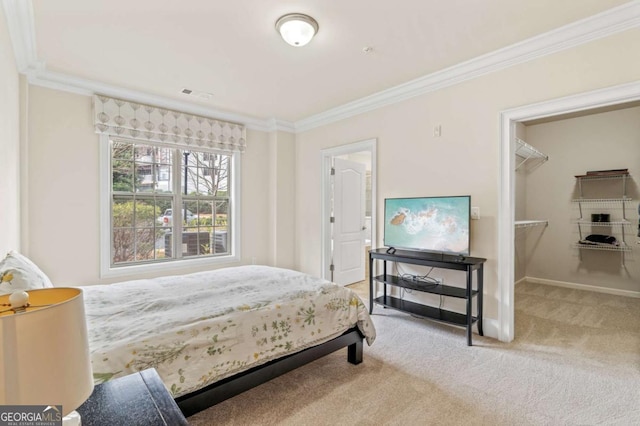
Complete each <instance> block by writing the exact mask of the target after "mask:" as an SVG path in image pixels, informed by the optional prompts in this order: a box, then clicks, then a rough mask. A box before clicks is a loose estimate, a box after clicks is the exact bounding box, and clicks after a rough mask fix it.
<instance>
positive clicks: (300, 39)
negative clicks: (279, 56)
mask: <svg viewBox="0 0 640 426" xmlns="http://www.w3.org/2000/svg"><path fill="white" fill-rule="evenodd" d="M276 30H278V32H279V33H280V35H281V36H282V38H283V39H284V41H286V42H287V43H289V44H290V45H292V46H296V47H300V46H304V45H305V44H307V43H309V42H310V41H311V39H312V38H313V37H314V36H315V35H316V33H317V32H318V23H317V22H316V20H315V19H313V18H312V17H311V16H308V15H303V14H302V13H290V14H288V15H284V16H282V17H280V19H278V20H277V21H276Z"/></svg>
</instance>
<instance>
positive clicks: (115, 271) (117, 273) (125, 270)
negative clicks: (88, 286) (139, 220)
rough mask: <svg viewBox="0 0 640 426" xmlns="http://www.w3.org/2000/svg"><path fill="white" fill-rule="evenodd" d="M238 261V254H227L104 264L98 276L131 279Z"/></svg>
mask: <svg viewBox="0 0 640 426" xmlns="http://www.w3.org/2000/svg"><path fill="white" fill-rule="evenodd" d="M239 262H240V256H238V255H228V256H219V257H207V258H193V259H184V260H171V261H166V262H159V263H146V264H138V265H130V266H116V267H113V266H106V267H102V268H101V271H100V278H122V277H130V278H131V279H136V276H142V275H147V274H149V273H154V272H169V273H176V274H177V273H181V272H183V271H184V270H185V269H187V268H190V267H200V266H220V265H228V264H232V263H239Z"/></svg>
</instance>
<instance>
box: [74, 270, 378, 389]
mask: <svg viewBox="0 0 640 426" xmlns="http://www.w3.org/2000/svg"><path fill="white" fill-rule="evenodd" d="M83 290H84V299H85V307H86V315H87V327H88V332H89V347H90V351H91V357H92V366H93V372H94V378H95V380H96V383H99V382H102V381H106V380H109V379H111V378H115V377H120V376H124V375H127V374H131V373H132V372H135V371H140V370H143V369H145V368H150V367H154V368H156V370H157V371H158V373H159V375H160V377H162V379H163V381H164V383H165V385H166V386H167V388H169V389H170V391H171V393H172V394H173V396H174V397H178V396H180V395H184V394H187V393H190V392H192V391H194V390H197V389H199V388H202V387H204V386H206V385H208V384H210V383H213V382H216V381H218V380H220V379H222V378H225V377H227V376H231V375H233V374H236V373H238V372H240V371H243V370H246V369H248V368H251V367H253V366H256V365H259V364H262V363H265V362H267V361H270V360H272V359H275V358H279V357H282V356H284V355H287V354H289V353H293V352H297V351H299V350H301V349H304V348H306V347H310V346H314V345H317V344H319V343H322V342H325V341H327V340H330V339H332V338H333V337H336V336H339V335H340V334H342V333H343V332H344V331H346V330H347V329H349V328H351V327H353V326H355V325H357V327H358V328H359V329H360V331H361V332H362V333H363V334H364V335H365V337H366V340H367V342H368V343H369V344H371V343H373V340H374V339H375V329H374V326H373V323H372V322H371V319H370V318H369V315H368V313H367V309H366V307H365V306H364V304H363V303H362V301H361V300H360V299H359V298H358V296H357V295H356V294H355V293H354V292H353V291H351V290H349V289H348V288H345V287H340V286H337V285H335V284H332V283H329V282H328V281H325V280H322V279H319V278H314V277H312V276H309V275H306V274H302V273H300V272H296V271H291V270H287V269H279V268H272V267H266V266H241V267H235V268H225V269H218V270H215V271H207V272H199V273H194V274H189V275H181V276H168V277H160V278H154V279H148V280H136V281H127V282H123V283H118V284H110V285H98V286H87V287H83Z"/></svg>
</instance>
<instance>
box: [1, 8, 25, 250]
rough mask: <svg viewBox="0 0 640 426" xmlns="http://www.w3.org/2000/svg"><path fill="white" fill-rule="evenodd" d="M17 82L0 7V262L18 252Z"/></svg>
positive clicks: (18, 157) (18, 94)
mask: <svg viewBox="0 0 640 426" xmlns="http://www.w3.org/2000/svg"><path fill="white" fill-rule="evenodd" d="M19 82H20V78H19V75H18V71H17V69H16V63H15V59H14V55H13V47H12V45H11V40H10V38H9V33H8V31H7V24H6V18H5V13H4V9H3V8H1V7H0V200H1V204H0V230H2V232H0V259H1V258H4V255H5V253H6V252H7V251H8V250H11V249H14V250H20V248H21V247H20V216H19V215H20V186H19V185H20V184H19V182H20V117H19V111H20V108H19V107H20V99H19V96H20V90H19V87H20V84H19Z"/></svg>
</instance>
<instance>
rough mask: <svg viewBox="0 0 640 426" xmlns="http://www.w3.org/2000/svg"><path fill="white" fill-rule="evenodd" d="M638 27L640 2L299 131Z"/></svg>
mask: <svg viewBox="0 0 640 426" xmlns="http://www.w3.org/2000/svg"><path fill="white" fill-rule="evenodd" d="M638 26H640V1H638V0H633V1H631V2H629V3H626V4H623V5H621V6H618V7H615V8H612V9H609V10H607V11H604V12H602V13H599V14H597V15H593V16H590V17H588V18H585V19H582V20H580V21H576V22H573V23H571V24H568V25H565V26H563V27H560V28H557V29H555V30H552V31H549V32H546V33H543V34H540V35H537V36H534V37H531V38H529V39H526V40H524V41H522V42H519V43H515V44H512V45H511V46H507V47H505V48H502V49H499V50H496V51H493V52H490V53H488V54H485V55H482V56H478V57H476V58H474V59H471V60H469V61H465V62H462V63H459V64H457V65H453V66H451V67H449V68H445V69H443V70H440V71H437V72H434V73H431V74H428V75H425V76H423V77H420V78H417V79H415V80H411V81H409V82H407V83H403V84H400V85H398V86H395V87H392V88H390V89H386V90H383V91H380V92H377V93H374V94H372V95H369V96H366V97H364V98H361V99H358V100H355V101H353V102H349V103H346V104H344V105H341V106H338V107H336V108H332V109H329V110H327V111H324V112H321V113H319V114H315V115H312V116H310V117H307V118H303V119H302V120H298V121H296V122H295V129H296V132H304V131H307V130H311V129H314V128H316V127H320V126H324V125H326V124H329V123H333V122H336V121H339V120H343V119H345V118H349V117H353V116H355V115H358V114H362V113H364V112H367V111H371V110H374V109H378V108H381V107H384V106H387V105H391V104H395V103H397V102H400V101H403V100H406V99H409V98H413V97H415V96H419V95H422V94H425V93H429V92H434V91H436V90H439V89H442V88H444V87H448V86H452V85H454V84H458V83H461V82H463V81H466V80H471V79H474V78H476V77H479V76H482V75H484V74H489V73H492V72H495V71H499V70H502V69H504V68H508V67H511V66H513V65H516V64H521V63H524V62H528V61H531V60H533V59H537V58H540V57H543V56H547V55H550V54H552V53H556V52H559V51H562V50H565V49H570V48H572V47H576V46H579V45H581V44H585V43H588V42H590V41H594V40H598V39H601V38H605V37H608V36H610V35H613V34H616V33H619V32H622V31H626V30H629V29H632V28H636V27H638Z"/></svg>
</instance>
